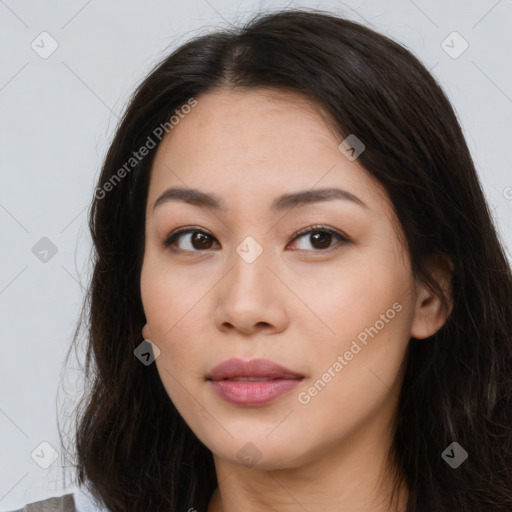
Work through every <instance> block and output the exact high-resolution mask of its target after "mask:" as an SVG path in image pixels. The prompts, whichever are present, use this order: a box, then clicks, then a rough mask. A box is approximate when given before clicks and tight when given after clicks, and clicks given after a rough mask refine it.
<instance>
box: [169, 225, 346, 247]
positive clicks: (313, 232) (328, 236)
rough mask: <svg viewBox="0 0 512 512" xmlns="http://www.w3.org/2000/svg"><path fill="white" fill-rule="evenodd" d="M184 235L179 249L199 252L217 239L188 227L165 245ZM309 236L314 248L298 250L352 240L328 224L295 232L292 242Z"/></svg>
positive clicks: (340, 243) (174, 235)
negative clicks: (186, 243) (186, 242)
mask: <svg viewBox="0 0 512 512" xmlns="http://www.w3.org/2000/svg"><path fill="white" fill-rule="evenodd" d="M184 235H187V237H186V238H185V239H186V240H187V241H188V246H185V247H178V248H177V250H178V251H184V252H199V251H202V250H208V249H211V248H212V241H214V240H215V237H213V236H212V235H210V234H209V233H207V232H206V231H203V230H202V229H200V228H194V227H187V228H182V229H179V230H177V231H175V232H174V233H171V234H170V235H169V236H168V237H167V238H166V239H165V240H164V242H163V245H164V247H166V248H169V247H171V246H175V245H176V242H177V241H179V240H181V239H182V238H183V237H184ZM307 236H309V237H310V241H311V243H312V245H313V249H309V248H307V247H299V249H298V250H303V251H304V250H305V251H308V250H313V251H314V252H328V251H331V250H333V248H336V245H334V246H333V245H332V242H333V238H334V239H337V240H338V244H337V245H344V244H348V243H350V240H349V239H348V238H347V237H346V236H344V235H342V234H341V233H339V232H338V231H336V230H334V229H331V228H328V227H326V226H310V227H309V228H305V229H303V230H301V231H299V232H297V233H295V235H294V236H293V238H292V242H293V241H295V240H298V239H301V238H306V237H307ZM215 241H216V240H215Z"/></svg>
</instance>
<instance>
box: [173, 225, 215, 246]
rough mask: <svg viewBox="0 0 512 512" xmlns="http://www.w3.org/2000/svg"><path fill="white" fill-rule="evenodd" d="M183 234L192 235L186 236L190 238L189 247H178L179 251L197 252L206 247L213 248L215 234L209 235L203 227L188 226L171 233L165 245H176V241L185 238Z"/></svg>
mask: <svg viewBox="0 0 512 512" xmlns="http://www.w3.org/2000/svg"><path fill="white" fill-rule="evenodd" d="M183 235H191V236H187V237H186V238H187V239H188V247H185V248H183V247H178V250H179V251H192V252H197V251H200V250H204V249H211V241H212V240H215V239H214V237H213V236H211V235H209V234H208V233H206V232H205V231H203V230H202V229H199V228H194V227H188V228H183V229H179V230H177V231H175V232H174V233H171V234H170V235H169V236H168V237H167V238H166V239H165V241H164V242H163V245H164V247H170V246H172V245H175V242H176V241H177V240H180V239H181V238H183Z"/></svg>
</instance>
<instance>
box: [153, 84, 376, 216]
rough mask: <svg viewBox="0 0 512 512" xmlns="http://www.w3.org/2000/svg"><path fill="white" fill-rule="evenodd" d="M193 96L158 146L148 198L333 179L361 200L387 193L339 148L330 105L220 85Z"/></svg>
mask: <svg viewBox="0 0 512 512" xmlns="http://www.w3.org/2000/svg"><path fill="white" fill-rule="evenodd" d="M196 101H197V105H196V106H195V107H194V108H192V109H191V110H190V111H189V113H188V114H186V115H183V116H180V117H181V119H180V121H179V123H178V124H176V125H175V126H174V127H173V128H172V130H170V131H169V133H168V134H167V135H166V136H165V137H164V139H163V141H162V143H161V144H160V146H159V147H158V150H157V154H156V157H155V160H154V163H153V168H152V171H151V182H150V192H149V196H150V197H149V199H150V201H149V202H148V203H150V202H151V201H153V202H154V201H155V200H156V199H157V195H158V194H160V193H161V192H162V191H163V190H165V189H166V188H168V187H181V188H183V187H185V188H187V187H189V188H200V189H202V190H205V191H210V192H211V191H215V192H216V195H219V196H221V197H227V198H228V202H229V198H230V197H238V198H239V201H240V202H241V203H244V201H245V202H247V201H248V200H250V199H252V200H256V198H262V197H264V196H266V198H267V200H266V202H267V203H268V202H269V201H270V199H271V197H270V196H272V197H273V196H275V195H279V193H284V192H294V191H297V190H307V189H312V188H315V187H317V188H325V187H334V186H338V187H342V188H343V189H345V190H348V191H350V192H352V193H354V195H357V196H358V197H360V198H361V199H362V200H363V201H364V202H366V203H367V204H369V203H370V204H371V203H375V202H376V201H379V200H386V196H385V194H383V190H382V187H380V186H379V184H378V182H376V180H375V179H374V178H372V177H371V175H370V174H369V173H368V172H367V171H366V170H365V169H364V168H363V167H362V166H361V165H360V164H359V163H358V162H357V161H350V160H349V159H347V158H346V156H345V155H344V154H343V153H342V152H341V151H340V149H339V147H338V146H339V144H340V142H341V141H342V137H341V136H340V135H339V134H338V133H337V132H336V130H335V128H334V123H333V122H332V119H331V118H330V115H329V113H328V112H327V111H326V110H325V109H324V108H323V106H322V105H320V104H318V103H316V102H314V101H312V100H310V99H309V98H307V97H305V96H303V95H301V94H299V93H295V92H285V91H280V90H274V89H256V90H244V91H240V90H237V91H233V90H231V89H221V90H216V91H213V92H208V93H205V94H202V95H199V96H198V97H196ZM365 198H366V199H365ZM148 206H149V204H148Z"/></svg>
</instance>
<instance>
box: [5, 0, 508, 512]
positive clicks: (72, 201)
mask: <svg viewBox="0 0 512 512" xmlns="http://www.w3.org/2000/svg"><path fill="white" fill-rule="evenodd" d="M285 5H290V6H299V5H309V6H313V7H319V8H322V9H329V10H333V11H334V12H337V13H343V12H344V13H345V15H346V16H347V17H349V18H351V19H353V20H356V21H360V22H363V23H364V24H367V25H368V26H370V27H371V28H374V29H376V30H378V31H380V32H382V33H384V34H387V35H388V36H390V37H392V38H393V39H395V40H397V41H399V42H401V43H403V44H405V45H406V46H407V47H408V48H409V49H411V50H412V51H413V53H415V54H416V55H417V56H418V57H419V58H420V59H421V60H422V62H423V63H424V64H425V65H426V67H427V68H428V69H430V70H432V73H433V74H434V76H436V78H438V80H439V81H440V82H441V84H442V86H443V87H444V89H445V91H446V92H447V94H448V96H449V98H450V99H451V101H452V103H453V105H454V107H455V109H456V111H457V113H458V116H459V118H460V121H461V123H462V125H463V128H464V132H465V135H466V137H467V141H468V144H469V147H470V150H471V152H472V154H473V157H474V159H475V162H476V165H477V168H478V171H479V174H480V177H481V180H482V183H483V186H484V189H485V193H486V195H487V198H488V201H489V204H490V206H491V210H492V212H493V215H494V217H495V220H496V222H497V225H498V229H499V230H500V232H501V234H502V237H503V241H504V243H505V244H506V247H507V249H508V250H509V252H510V248H511V247H512V224H511V221H510V218H511V211H512V188H507V187H512V173H511V167H510V153H509V152H510V147H511V141H512V137H511V136H512V128H511V122H510V121H511V118H512V70H511V67H512V66H511V51H512V33H511V29H510V27H511V26H512V1H511V0H500V1H497V0H472V1H467V0H451V1H444V0H435V1H427V0H414V1H413V0H393V1H391V0H386V1H385V2H383V1H380V0H367V1H355V0H350V1H346V2H327V1H326V2H287V3H286V2H251V1H246V2H234V1H232V0H209V1H206V0H190V1H187V2H174V1H163V0H151V1H145V2H143V1H138V2H137V1H133V0H131V1H126V0H124V1H121V0H111V1H109V2H101V1H99V0H90V1H87V0H73V1H68V2H55V1H46V2H37V1H20V2H15V1H13V0H0V42H1V46H0V48H1V49H0V58H1V65H0V109H1V116H0V126H1V132H0V133H1V138H0V173H1V188H0V226H1V240H2V250H1V251H0V262H1V271H0V311H1V324H0V325H1V342H2V357H1V358H0V510H9V509H14V508H18V507H22V506H23V505H24V504H25V503H27V502H32V501H37V500H40V499H44V498H47V497H49V496H53V495H59V494H63V493H64V492H71V491H72V490H74V487H68V488H64V487H63V484H62V482H61V481H60V468H59V466H61V465H62V461H61V460H60V459H59V460H57V461H55V462H54V463H53V464H52V465H51V466H50V467H49V468H48V469H43V468H41V467H40V466H39V465H37V464H36V463H35V462H34V460H33V459H32V458H31V453H32V452H33V451H34V449H36V448H37V447H38V446H39V445H40V443H41V442H47V443H49V444H50V445H52V446H53V447H55V448H56V449H57V450H58V452H59V453H60V451H61V450H60V444H59V438H58V434H57V423H56V414H57V411H58V410H59V408H60V406H59V403H57V401H56V396H57V392H58V386H59V384H60V380H59V378H60V372H61V367H62V362H63V357H64V355H65V351H66V349H67V347H68V346H69V344H70V341H71V338H72V334H73V330H74V327H75V324H76V321H77V319H78V313H79V307H80V305H81V301H82V297H83V293H84V288H83V286H84V285H85V284H86V283H87V280H88V278H89V276H90V265H89V264H88V257H89V251H90V237H89V233H88V230H87V223H86V213H87V207H88V205H89V202H90V199H91V197H92V194H93V190H94V184H95V180H96V178H97V176H98V173H99V168H100V165H101V161H102V159H103V157H104V155H105V151H106V149H107V147H108V143H109V140H110V138H111V136H112V133H113V130H114V128H115V126H116V123H117V118H118V116H119V115H120V113H121V112H122V109H123V107H124V106H125V104H126V101H127V99H128V96H129V95H130V93H131V92H132V91H133V89H134V88H135V86H136V85H137V84H138V83H139V81H140V80H141V79H142V78H143V77H144V75H145V74H146V73H147V72H148V71H149V69H150V68H151V67H152V65H153V64H154V63H156V62H157V61H158V60H160V58H161V57H163V56H164V55H165V54H166V53H167V51H168V49H169V48H174V47H175V46H177V45H179V44H181V43H182V42H184V41H185V40H188V39H189V38H190V37H192V36H194V35H198V34H199V33H204V32H207V31H209V30H210V29H211V28H214V27H219V26H223V25H227V24H228V23H230V22H231V23H232V22H237V21H241V20H245V19H247V18H248V16H250V14H251V13H252V12H255V11H258V10H260V9H261V10H269V9H276V8H278V7H282V6H285ZM43 31H46V32H48V33H49V34H51V36H52V37H53V38H54V39H55V40H56V41H57V43H58V45H59V46H58V48H57V50H56V51H55V52H54V53H53V54H52V55H51V56H49V57H48V58H46V59H43V58H41V56H40V55H39V54H38V53H36V51H34V50H33V49H32V47H31V43H32V42H33V41H34V40H35V43H34V44H39V46H40V47H41V46H42V45H43V43H41V41H40V40H41V37H40V36H39V35H40V34H41V32H43ZM453 31H457V32H458V33H460V35H461V36H462V37H463V38H464V39H465V40H466V41H467V43H468V44H469V47H468V49H467V50H466V51H465V52H464V53H462V55H460V56H459V57H458V58H452V56H450V55H449V54H448V53H447V52H446V51H445V50H444V49H443V47H442V46H441V44H442V42H443V41H444V40H445V39H446V38H447V36H449V35H450V34H451V33H452V32H453ZM452 40H453V42H451V41H452ZM445 44H446V43H445ZM447 44H449V45H450V46H453V48H452V50H451V51H452V52H453V51H457V50H458V49H460V48H461V46H460V44H461V43H460V41H457V39H454V38H453V36H452V37H451V38H449V39H448V42H447ZM44 45H45V48H46V49H48V48H49V40H48V39H46V40H45V43H44ZM447 172H450V170H449V169H447ZM42 237H47V238H49V239H50V240H51V241H52V243H53V244H55V246H56V248H57V253H56V254H55V255H54V256H53V257H51V258H49V259H48V261H47V262H42V261H40V259H39V258H38V257H36V255H35V254H34V253H33V252H32V248H33V246H34V245H35V244H36V243H37V242H38V241H39V240H40V239H41V238H42ZM40 256H41V257H42V256H43V255H42V254H41V255H40ZM75 379H76V375H73V374H71V376H70V377H69V378H68V379H67V380H68V381H69V382H70V386H71V387H72V385H73V384H74V381H75ZM59 393H61V392H59ZM59 414H60V415H61V416H62V413H59ZM41 450H42V451H41ZM36 453H37V454H39V455H40V460H43V459H44V457H48V453H49V451H48V448H47V447H46V448H45V446H43V447H40V448H38V450H36Z"/></svg>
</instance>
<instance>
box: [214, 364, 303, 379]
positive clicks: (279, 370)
mask: <svg viewBox="0 0 512 512" xmlns="http://www.w3.org/2000/svg"><path fill="white" fill-rule="evenodd" d="M302 378H304V375H301V374H300V373H298V372H295V371H293V370H290V369H289V368H285V367H284V366H282V365H280V364H278V363H275V362H274V361H270V360H269V359H251V360H250V361H243V360H242V359H228V360H227V361H224V362H222V363H221V364H219V365H217V366H216V367H215V368H213V370H211V372H210V373H209V374H208V375H207V376H206V379H207V380H215V381H218V380H247V381H249V382H258V381H267V380H276V379H302Z"/></svg>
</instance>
